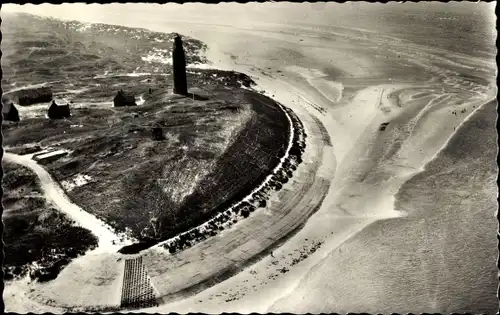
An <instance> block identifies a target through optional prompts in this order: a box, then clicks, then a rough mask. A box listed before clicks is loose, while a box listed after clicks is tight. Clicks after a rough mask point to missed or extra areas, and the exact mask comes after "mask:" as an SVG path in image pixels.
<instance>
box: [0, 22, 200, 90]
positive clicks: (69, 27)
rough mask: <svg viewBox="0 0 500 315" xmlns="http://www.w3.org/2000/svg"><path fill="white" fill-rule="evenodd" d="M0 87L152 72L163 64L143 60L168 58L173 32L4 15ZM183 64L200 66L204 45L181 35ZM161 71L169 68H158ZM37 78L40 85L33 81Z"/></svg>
mask: <svg viewBox="0 0 500 315" xmlns="http://www.w3.org/2000/svg"><path fill="white" fill-rule="evenodd" d="M2 19H3V20H2V36H3V37H2V46H3V47H8V48H7V49H5V48H4V49H2V53H3V56H2V70H3V78H2V84H3V85H4V90H6V87H9V86H10V85H12V84H14V83H15V86H22V85H25V84H33V83H43V82H44V81H62V82H64V81H65V80H68V79H69V80H75V79H77V78H82V77H88V76H89V74H101V73H103V72H105V71H109V72H117V71H125V72H131V71H133V70H135V69H136V68H137V67H138V66H141V68H142V69H141V71H142V72H152V71H154V70H155V69H156V68H158V67H159V66H161V64H155V63H151V64H149V63H148V64H147V63H145V62H144V61H143V59H142V58H145V57H147V56H148V55H150V54H151V53H152V52H154V51H156V52H158V54H160V55H161V54H163V55H165V57H168V56H169V53H168V52H169V51H170V49H171V48H172V41H171V40H172V39H173V36H174V35H173V34H164V33H157V32H151V31H147V30H142V29H133V28H127V27H122V26H113V25H105V24H94V25H92V26H88V25H86V24H84V23H80V22H76V21H59V20H55V19H50V18H41V17H37V16H34V15H29V14H19V13H16V14H8V13H5V14H2ZM183 39H184V47H185V50H186V53H187V57H186V59H187V62H188V63H196V62H203V61H204V60H205V59H204V58H203V57H200V55H199V54H198V53H197V52H199V51H203V50H204V49H206V46H205V45H204V44H203V43H202V42H200V41H198V40H195V39H192V38H189V37H186V36H183ZM161 70H162V72H165V71H166V70H167V69H165V68H162V69H161ZM34 79H36V80H37V81H40V82H33V80H34Z"/></svg>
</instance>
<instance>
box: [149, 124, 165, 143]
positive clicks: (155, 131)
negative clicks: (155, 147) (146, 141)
mask: <svg viewBox="0 0 500 315" xmlns="http://www.w3.org/2000/svg"><path fill="white" fill-rule="evenodd" d="M151 134H152V137H153V140H155V141H161V140H165V135H164V134H163V128H161V127H153V128H151Z"/></svg>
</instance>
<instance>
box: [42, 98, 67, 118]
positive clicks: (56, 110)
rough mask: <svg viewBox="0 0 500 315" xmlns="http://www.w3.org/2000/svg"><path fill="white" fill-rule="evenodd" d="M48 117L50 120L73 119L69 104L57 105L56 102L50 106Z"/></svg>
mask: <svg viewBox="0 0 500 315" xmlns="http://www.w3.org/2000/svg"><path fill="white" fill-rule="evenodd" d="M47 115H48V116H49V118H50V119H63V118H69V117H71V114H70V111H69V104H66V105H57V104H56V101H52V104H50V107H49V110H48V113H47Z"/></svg>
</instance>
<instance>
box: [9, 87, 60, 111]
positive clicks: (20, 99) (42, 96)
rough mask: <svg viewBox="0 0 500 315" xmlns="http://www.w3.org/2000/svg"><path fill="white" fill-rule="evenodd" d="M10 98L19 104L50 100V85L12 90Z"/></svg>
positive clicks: (26, 104)
mask: <svg viewBox="0 0 500 315" xmlns="http://www.w3.org/2000/svg"><path fill="white" fill-rule="evenodd" d="M12 98H13V99H14V100H16V101H17V104H19V105H21V106H28V105H32V104H36V103H46V102H50V101H52V89H51V88H50V87H46V86H44V87H36V88H29V89H22V90H18V91H15V92H12Z"/></svg>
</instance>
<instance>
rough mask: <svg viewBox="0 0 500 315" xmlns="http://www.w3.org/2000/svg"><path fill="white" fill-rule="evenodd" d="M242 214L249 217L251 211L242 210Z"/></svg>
mask: <svg viewBox="0 0 500 315" xmlns="http://www.w3.org/2000/svg"><path fill="white" fill-rule="evenodd" d="M241 215H242V216H243V217H244V218H248V216H249V215H250V212H249V211H248V210H246V209H245V210H243V211H241Z"/></svg>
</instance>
